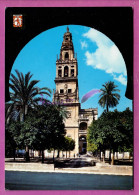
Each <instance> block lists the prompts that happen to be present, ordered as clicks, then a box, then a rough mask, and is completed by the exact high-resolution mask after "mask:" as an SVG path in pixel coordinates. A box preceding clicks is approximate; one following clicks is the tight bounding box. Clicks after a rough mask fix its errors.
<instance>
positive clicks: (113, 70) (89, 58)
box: [83, 29, 127, 85]
mask: <svg viewBox="0 0 139 195" xmlns="http://www.w3.org/2000/svg"><path fill="white" fill-rule="evenodd" d="M83 37H85V38H88V39H90V40H91V41H92V42H95V43H96V45H97V47H98V48H97V49H96V50H95V51H94V52H92V51H89V50H88V51H86V52H85V56H86V63H87V65H90V66H92V67H93V68H95V69H100V70H104V71H105V72H106V73H109V74H111V75H113V77H114V74H120V75H119V76H115V77H114V79H115V80H117V81H119V82H121V84H123V85H125V83H126V75H127V72H126V65H125V62H124V59H123V57H122V55H121V53H120V51H119V49H118V48H117V46H116V45H115V44H114V43H113V42H112V41H111V40H110V39H109V38H108V37H107V36H105V35H104V34H102V33H100V32H99V31H97V30H95V29H90V30H89V31H88V32H87V33H84V34H83Z"/></svg>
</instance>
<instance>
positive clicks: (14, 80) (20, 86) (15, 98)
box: [9, 70, 51, 121]
mask: <svg viewBox="0 0 139 195" xmlns="http://www.w3.org/2000/svg"><path fill="white" fill-rule="evenodd" d="M15 72H16V74H17V77H16V76H15V75H13V74H11V77H10V83H9V86H10V89H11V90H12V92H11V93H10V97H11V101H12V103H13V104H16V105H19V106H20V110H21V111H22V112H21V113H22V119H21V120H22V121H23V120H24V118H25V115H26V114H27V112H28V107H32V106H36V105H37V104H38V102H39V101H40V100H42V98H40V97H38V95H39V94H46V95H48V96H50V94H51V90H50V89H49V88H47V87H44V88H39V87H36V84H37V83H38V82H39V81H38V80H31V78H32V76H33V75H31V73H30V72H28V73H27V74H25V76H24V75H23V73H22V72H19V71H18V70H15Z"/></svg>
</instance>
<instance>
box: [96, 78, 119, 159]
mask: <svg viewBox="0 0 139 195" xmlns="http://www.w3.org/2000/svg"><path fill="white" fill-rule="evenodd" d="M102 86H103V87H104V88H102V89H101V91H102V93H101V94H100V99H99V102H98V103H99V104H100V106H102V107H103V108H104V107H105V106H106V111H107V112H108V111H109V108H110V107H111V108H113V107H115V106H116V105H117V104H118V103H119V100H120V95H119V94H118V93H116V92H120V90H119V89H116V88H117V85H115V84H114V82H112V81H108V82H106V83H105V84H104V85H102ZM103 153H105V152H103ZM104 156H105V155H104ZM104 158H105V157H104ZM113 159H114V155H113ZM109 161H111V148H110V153H109Z"/></svg>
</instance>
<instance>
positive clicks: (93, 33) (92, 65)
mask: <svg viewBox="0 0 139 195" xmlns="http://www.w3.org/2000/svg"><path fill="white" fill-rule="evenodd" d="M68 26H69V31H70V32H71V33H72V38H73V44H74V51H75V53H77V60H78V80H79V98H80V102H81V98H82V96H83V95H85V94H86V93H87V92H89V91H90V90H92V89H101V87H102V84H104V83H105V82H107V81H114V83H115V84H116V85H118V89H119V90H120V95H121V99H120V102H119V104H118V106H117V109H118V110H119V111H122V110H125V109H126V108H127V107H130V109H132V101H131V100H129V99H127V98H126V97H125V91H126V84H127V72H126V66H125V62H124V59H123V57H122V55H121V53H120V51H119V50H118V48H117V47H116V45H115V44H114V43H113V42H112V41H111V40H110V39H109V38H108V37H106V36H105V35H104V34H102V33H101V32H99V31H97V30H95V29H92V28H89V27H85V26H79V25H68ZM66 28H67V26H59V27H56V28H52V29H50V30H47V31H44V32H42V33H40V34H39V35H38V36H36V37H34V38H33V39H32V40H31V41H30V42H28V44H26V46H25V47H24V48H23V49H22V50H21V51H20V53H19V54H18V56H17V58H16V60H15V62H14V64H13V68H12V73H14V74H15V69H18V70H19V71H20V72H23V73H24V74H26V73H27V72H29V71H30V72H31V73H32V74H33V77H32V79H37V80H40V82H39V84H38V87H49V88H50V89H55V83H54V79H55V76H56V59H57V55H58V56H59V54H60V48H61V45H62V41H63V35H64V33H65V32H66ZM51 99H52V97H51ZM98 100H99V94H96V95H95V96H93V97H92V98H90V99H88V100H87V101H86V102H84V103H82V104H81V107H82V108H98V115H99V116H100V114H101V113H102V112H103V108H101V107H100V106H99V104H98ZM114 109H115V108H114ZM110 110H113V109H110Z"/></svg>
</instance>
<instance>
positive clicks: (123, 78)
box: [114, 74, 127, 85]
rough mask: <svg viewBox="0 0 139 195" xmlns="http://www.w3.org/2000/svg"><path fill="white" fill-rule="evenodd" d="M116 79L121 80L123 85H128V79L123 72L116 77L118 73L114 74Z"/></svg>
mask: <svg viewBox="0 0 139 195" xmlns="http://www.w3.org/2000/svg"><path fill="white" fill-rule="evenodd" d="M114 79H115V80H117V81H119V82H120V83H122V84H123V85H127V80H126V78H125V77H124V76H123V75H122V74H121V75H119V76H118V77H116V75H114Z"/></svg>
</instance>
